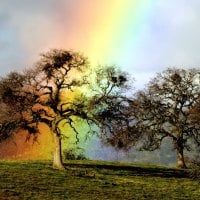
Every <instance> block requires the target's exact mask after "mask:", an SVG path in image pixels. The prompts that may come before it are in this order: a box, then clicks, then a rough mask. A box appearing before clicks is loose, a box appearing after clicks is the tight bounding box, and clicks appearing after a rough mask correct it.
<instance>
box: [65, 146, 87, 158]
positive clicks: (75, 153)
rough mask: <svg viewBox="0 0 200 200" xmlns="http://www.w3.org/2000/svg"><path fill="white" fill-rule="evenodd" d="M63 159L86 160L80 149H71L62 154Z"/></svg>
mask: <svg viewBox="0 0 200 200" xmlns="http://www.w3.org/2000/svg"><path fill="white" fill-rule="evenodd" d="M63 155H64V159H66V160H87V158H86V156H85V155H84V150H83V149H82V148H79V147H77V148H75V147H74V148H71V149H67V150H65V151H64V152H63Z"/></svg>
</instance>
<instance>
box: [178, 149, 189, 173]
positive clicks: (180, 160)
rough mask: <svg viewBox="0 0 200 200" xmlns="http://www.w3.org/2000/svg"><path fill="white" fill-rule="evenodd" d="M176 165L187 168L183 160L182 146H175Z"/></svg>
mask: <svg viewBox="0 0 200 200" xmlns="http://www.w3.org/2000/svg"><path fill="white" fill-rule="evenodd" d="M177 167H178V168H182V169H185V168H187V167H186V164H185V160H184V155H183V147H178V148H177Z"/></svg>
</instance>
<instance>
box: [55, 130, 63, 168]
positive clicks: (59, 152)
mask: <svg viewBox="0 0 200 200" xmlns="http://www.w3.org/2000/svg"><path fill="white" fill-rule="evenodd" d="M53 137H54V152H53V168H54V169H60V170H62V169H64V165H63V162H62V148H61V137H60V135H58V134H56V133H53Z"/></svg>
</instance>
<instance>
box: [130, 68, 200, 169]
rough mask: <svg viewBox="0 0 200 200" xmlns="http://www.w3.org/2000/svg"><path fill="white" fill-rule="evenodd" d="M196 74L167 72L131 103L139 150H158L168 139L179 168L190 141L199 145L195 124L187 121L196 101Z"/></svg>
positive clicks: (199, 133)
mask: <svg viewBox="0 0 200 200" xmlns="http://www.w3.org/2000/svg"><path fill="white" fill-rule="evenodd" d="M199 73H200V71H199V70H198V69H188V70H184V69H167V70H166V71H164V72H163V73H159V74H157V76H156V77H155V78H154V79H153V80H152V81H151V82H150V83H149V85H148V87H147V89H146V90H145V91H140V92H138V93H137V96H136V97H135V99H134V100H133V101H132V104H133V107H134V110H133V115H134V117H135V120H136V127H137V130H138V131H139V132H140V133H141V135H142V136H143V141H142V143H143V146H142V149H145V150H155V149H158V148H159V147H160V145H161V143H162V141H163V139H164V138H171V139H172V141H173V144H174V148H175V149H176V151H177V166H178V167H180V168H185V167H186V164H185V160H184V149H187V150H190V149H191V145H190V144H191V141H193V142H196V144H197V145H200V129H199V127H197V124H199V121H196V123H192V122H191V119H190V117H189V116H190V110H191V109H192V107H193V106H194V105H195V104H196V103H197V101H198V99H199V93H200V84H199Z"/></svg>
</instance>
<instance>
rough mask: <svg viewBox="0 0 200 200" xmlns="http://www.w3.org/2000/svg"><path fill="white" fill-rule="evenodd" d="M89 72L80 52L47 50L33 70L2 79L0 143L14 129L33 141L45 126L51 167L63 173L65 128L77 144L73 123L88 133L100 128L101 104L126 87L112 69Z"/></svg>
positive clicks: (0, 89)
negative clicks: (51, 140) (51, 151)
mask: <svg viewBox="0 0 200 200" xmlns="http://www.w3.org/2000/svg"><path fill="white" fill-rule="evenodd" d="M89 69H90V68H89V65H88V62H87V59H86V58H85V57H84V56H82V55H80V54H79V53H75V52H71V51H64V50H51V51H49V52H48V53H46V54H43V55H42V58H41V60H40V61H39V62H38V63H37V64H36V65H35V67H34V68H32V69H29V70H26V71H25V72H24V73H17V72H12V73H10V74H9V75H8V76H7V77H5V78H2V79H1V81H0V93H1V104H2V106H4V107H5V109H4V112H2V111H1V115H4V116H5V118H4V119H5V120H3V119H1V129H0V140H4V139H6V138H9V137H10V136H11V135H12V134H13V132H14V131H17V130H19V129H24V130H27V131H28V132H29V133H30V134H31V133H32V134H34V135H35V136H37V133H38V132H39V129H38V126H39V124H40V123H45V124H47V125H48V126H49V128H50V130H51V133H52V136H53V138H54V157H53V167H54V168H57V169H63V168H64V167H63V163H62V156H61V151H62V150H61V140H62V135H63V132H64V127H65V126H69V127H71V129H72V130H73V131H74V133H75V134H76V138H77V141H78V131H77V129H76V127H75V125H74V120H75V119H82V120H84V121H85V122H86V123H87V124H88V125H89V126H90V128H91V130H93V129H92V126H94V125H96V126H98V127H100V124H101V122H100V120H98V119H97V116H98V115H99V114H98V113H99V110H105V109H106V108H107V105H106V104H107V103H108V102H106V101H105V99H107V98H109V96H112V95H113V94H114V93H115V94H116V93H117V91H119V90H120V88H123V87H122V86H123V85H125V82H126V80H120V83H119V82H116V81H115V80H114V79H115V78H116V75H118V74H119V73H120V72H117V71H116V70H115V68H114V67H107V68H104V67H99V68H98V70H93V72H92V71H89ZM118 77H119V75H118ZM102 101H104V105H103V104H102ZM9 113H12V115H10V116H9ZM5 130H6V131H5ZM95 130H96V129H95Z"/></svg>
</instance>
